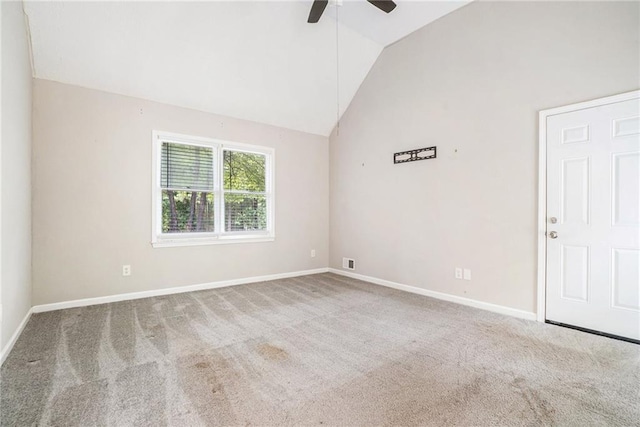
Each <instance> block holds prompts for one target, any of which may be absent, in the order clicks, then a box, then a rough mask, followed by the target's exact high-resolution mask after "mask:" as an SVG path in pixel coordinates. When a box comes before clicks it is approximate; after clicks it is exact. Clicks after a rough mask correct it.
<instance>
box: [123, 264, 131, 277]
mask: <svg viewBox="0 0 640 427" xmlns="http://www.w3.org/2000/svg"><path fill="white" fill-rule="evenodd" d="M122 275H123V276H131V266H130V265H123V266H122Z"/></svg>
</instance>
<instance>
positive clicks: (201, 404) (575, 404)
mask: <svg viewBox="0 0 640 427" xmlns="http://www.w3.org/2000/svg"><path fill="white" fill-rule="evenodd" d="M0 393H1V406H0V410H1V420H0V423H1V424H2V425H6V426H31V425H57V426H73V425H82V426H93V425H101V426H102V425H111V426H127V425H136V426H141V425H148V426H162V425H175V426H196V425H243V426H244V425H354V426H355V425H366V426H371V425H464V426H484V425H505V426H517V425H527V426H533V425H570V426H591V425H620V426H631V425H640V346H638V345H635V344H630V343H626V342H621V341H615V340H611V339H608V338H604V337H599V336H594V335H589V334H585V333H582V332H578V331H574V330H570V329H564V328H561V327H557V326H551V325H545V324H540V323H536V322H529V321H524V320H519V319H515V318H510V317H506V316H501V315H497V314H493V313H489V312H486V311H482V310H477V309H473V308H468V307H464V306H460V305H456V304H451V303H446V302H442V301H438V300H434V299H430V298H426V297H422V296H417V295H413V294H409V293H403V292H399V291H395V290H392V289H387V288H383V287H378V286H376V285H372V284H368V283H365V282H360V281H357V280H352V279H347V278H344V277H341V276H337V275H333V274H321V275H314V276H306V277H300V278H294V279H286V280H277V281H273V282H264V283H257V284H252V285H242V286H235V287H229V288H223V289H218V290H210V291H202V292H194V293H188V294H181V295H173V296H166V297H156V298H148V299H143V300H136V301H127V302H120V303H114V304H105V305H98V306H92V307H86V308H78V309H69V310H61V311H56V312H50V313H43V314H36V315H34V316H33V317H32V318H31V320H30V321H29V323H28V325H27V327H26V329H25V331H24V333H23V334H22V336H21V337H20V339H19V340H18V342H17V344H16V346H15V347H14V349H13V351H12V352H11V354H10V355H9V357H8V359H7V361H6V362H5V363H4V365H3V366H2V377H1V385H0Z"/></svg>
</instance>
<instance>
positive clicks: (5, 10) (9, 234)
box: [0, 1, 32, 349]
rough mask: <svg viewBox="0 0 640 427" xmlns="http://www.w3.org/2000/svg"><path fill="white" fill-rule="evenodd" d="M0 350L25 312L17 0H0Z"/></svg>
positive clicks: (24, 89) (25, 131)
mask: <svg viewBox="0 0 640 427" xmlns="http://www.w3.org/2000/svg"><path fill="white" fill-rule="evenodd" d="M1 8H2V9H1V10H2V118H1V120H2V140H1V141H2V143H1V144H2V145H1V146H0V151H1V155H0V157H1V159H2V160H1V162H0V182H1V185H0V187H1V188H0V190H1V193H2V194H1V201H0V207H1V209H2V213H1V214H0V216H1V218H2V219H1V221H0V223H1V224H0V235H1V237H2V245H1V249H0V251H1V253H2V256H1V257H0V263H1V264H0V271H1V274H0V285H1V290H0V302H1V303H2V329H1V330H0V336H1V339H0V349H4V347H5V345H6V344H7V342H8V341H9V339H10V338H11V336H12V335H13V334H14V332H15V331H16V330H17V329H18V326H19V325H20V322H22V320H23V319H24V317H25V315H26V314H27V312H28V311H29V309H30V308H31V85H32V78H31V75H32V74H31V62H30V58H29V45H28V42H27V31H26V27H25V22H24V16H23V13H22V3H21V2H4V1H3V2H2V5H1Z"/></svg>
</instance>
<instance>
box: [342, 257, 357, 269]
mask: <svg viewBox="0 0 640 427" xmlns="http://www.w3.org/2000/svg"><path fill="white" fill-rule="evenodd" d="M342 268H346V269H347V270H355V269H356V261H355V260H353V259H350V258H342Z"/></svg>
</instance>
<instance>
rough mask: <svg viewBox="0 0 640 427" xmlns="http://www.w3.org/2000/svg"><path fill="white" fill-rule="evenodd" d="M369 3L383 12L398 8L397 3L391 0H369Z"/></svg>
mask: <svg viewBox="0 0 640 427" xmlns="http://www.w3.org/2000/svg"><path fill="white" fill-rule="evenodd" d="M367 1H368V2H369V3H371V4H372V5H374V6H375V7H377V8H378V9H380V10H381V11H383V12H387V13H389V12H391V11H392V10H393V9H395V8H396V4H395V3H394V2H392V1H391V0H367Z"/></svg>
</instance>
